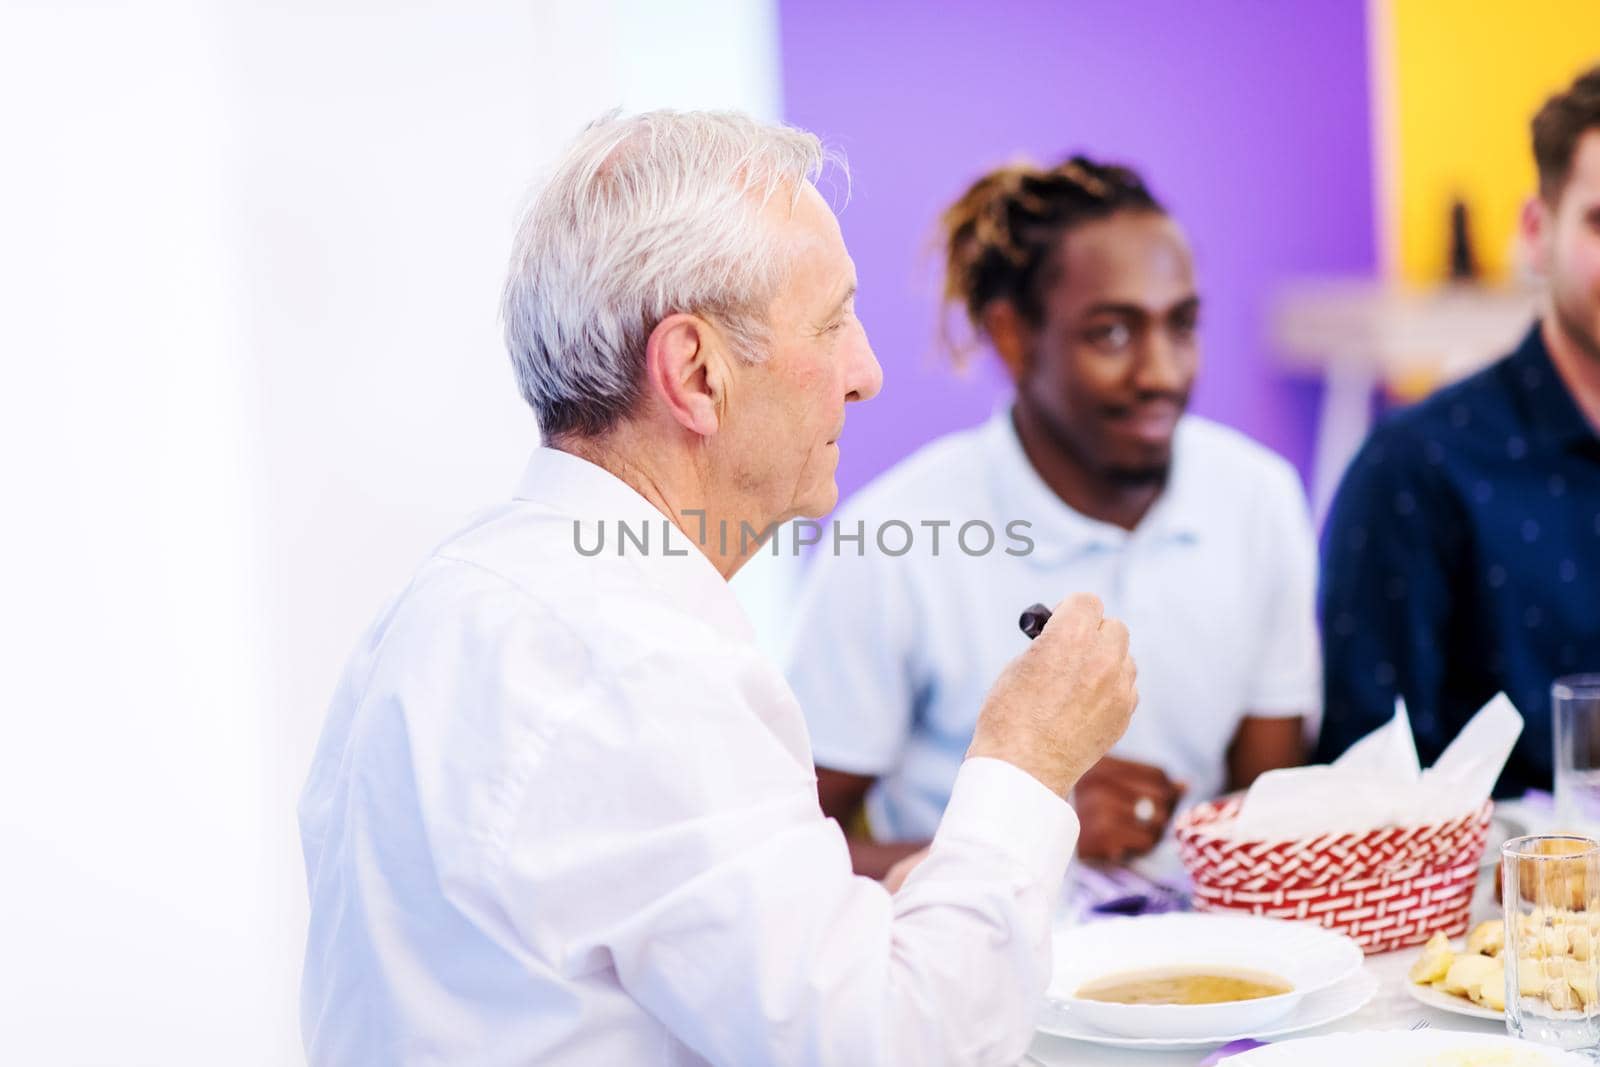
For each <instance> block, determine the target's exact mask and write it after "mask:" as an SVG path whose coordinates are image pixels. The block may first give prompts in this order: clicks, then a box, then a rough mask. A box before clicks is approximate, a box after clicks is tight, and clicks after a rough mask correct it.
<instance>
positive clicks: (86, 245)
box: [0, 0, 786, 1065]
mask: <svg viewBox="0 0 1600 1067" xmlns="http://www.w3.org/2000/svg"><path fill="white" fill-rule="evenodd" d="M775 17H776V16H775V13H774V11H773V6H772V0H762V2H755V3H740V2H736V0H723V2H716V3H710V2H708V3H704V4H700V5H691V4H684V3H676V4H670V5H666V4H652V3H646V2H644V0H611V2H609V3H592V4H571V3H564V2H551V3H548V4H534V5H528V4H511V3H504V2H497V3H477V4H470V5H469V4H449V3H435V4H418V3H409V4H408V3H381V4H380V3H370V4H352V3H343V4H327V3H299V4H293V3H288V4H286V3H276V4H271V5H268V4H265V3H261V4H232V5H218V4H212V5H200V4H147V5H143V6H141V7H139V8H137V9H131V8H128V7H125V6H120V5H112V4H90V3H68V4H61V3H56V4H45V3H37V4H24V5H16V4H13V5H11V6H7V7H5V8H3V9H0V100H3V101H4V103H0V109H3V110H0V144H3V145H4V146H5V147H4V152H5V158H6V163H5V164H4V166H3V167H0V301H3V304H4V310H3V311H0V354H3V357H4V360H3V364H0V366H3V367H4V370H5V376H4V379H3V381H4V387H3V388H0V455H3V456H4V459H3V460H0V462H3V464H4V467H3V469H4V481H3V484H0V489H3V491H4V497H5V499H6V501H7V502H8V503H9V505H10V506H9V507H8V508H7V515H8V519H7V522H6V523H5V524H3V525H0V530H3V532H0V559H3V561H4V562H3V564H0V566H3V567H4V593H3V606H0V642H3V644H0V649H3V650H4V651H3V654H0V655H3V663H4V666H3V669H0V707H4V709H5V717H4V722H5V723H6V730H5V739H4V743H3V744H0V848H3V850H4V851H3V853H0V854H3V856H4V863H5V868H6V870H7V871H8V872H9V875H8V877H7V878H5V879H4V880H3V881H0V954H3V956H4V959H5V962H4V964H3V965H0V1005H4V1007H3V1008H0V1061H4V1062H17V1063H30V1064H56V1063H60V1064H68V1063H71V1064H79V1063H81V1064H90V1063H117V1064H161V1065H182V1064H202V1063H203V1064H215V1063H229V1064H280V1063H293V1062H298V1060H299V1051H298V1049H299V1043H298V1035H297V1028H296V1024H295V1020H294V999H295V987H296V984H297V981H298V972H299V962H300V952H301V945H302V940H303V936H304V922H305V903H304V895H305V894H304V876H303V871H302V867H301V863H300V857H299V851H298V841H297V839H296V836H295V830H294V821H293V817H294V801H295V796H296V793H297V792H298V789H299V785H300V782H301V779H302V778H303V775H304V773H305V769H306V766H307V764H308V762H309V759H310V754H311V751H312V748H313V746H314V744H315V741H316V736H317V731H318V729H319V727H320V723H321V715H322V709H323V707H324V704H325V702H326V700H327V698H328V696H329V694H330V693H331V691H332V687H333V684H334V680H335V678H336V676H337V673H338V670H339V667H340V664H341V662H342V660H343V657H344V655H345V653H346V651H347V650H348V649H349V648H350V647H351V645H352V644H353V642H354V641H355V639H356V637H357V636H358V634H359V633H360V631H361V629H362V628H363V626H364V625H365V623H366V621H367V620H368V618H369V617H370V616H371V615H372V614H373V613H374V612H375V611H376V609H377V608H378V607H379V605H380V604H381V602H382V601H383V600H384V599H385V598H386V597H387V596H388V595H389V594H390V593H391V592H392V591H393V590H394V589H396V588H398V587H399V585H400V584H401V583H402V582H403V581H404V579H405V577H406V575H407V574H408V572H409V571H410V569H411V568H412V567H413V566H414V565H415V563H416V562H417V560H418V559H419V558H420V557H421V555H422V554H423V553H424V552H425V551H426V549H427V548H428V546H429V545H430V544H432V543H433V542H434V541H435V540H437V539H438V538H439V537H441V536H443V535H445V534H446V533H448V532H449V530H450V529H451V528H452V527H453V526H455V525H456V524H457V523H458V522H459V521H460V520H461V518H462V517H463V516H465V515H466V514H468V513H469V512H471V511H472V510H474V509H476V508H477V507H479V506H481V505H483V504H485V503H487V502H490V501H493V500H496V499H498V498H500V497H503V496H504V494H505V493H506V491H507V490H508V489H509V487H510V485H511V484H512V482H513V480H514V478H515V476H516V474H517V472H518V471H519V470H520V468H521V465H522V463H523V460H524V458H525V456H526V452H527V450H528V448H529V447H531V446H532V444H533V443H534V430H533V426H532V422H531V417H530V416H529V415H528V414H527V413H526V411H525V410H524V409H523V408H522V407H521V404H520V401H519V400H518V399H517V396H516V392H515V388H514V385H513V382H512V378H511V374H510V371H509V368H508V366H507V363H506V359H505V356H504V353H503V351H502V349H501V347H500V342H499V336H498V327H497V324H496V321H495V311H496V307H495V305H496V298H497V295H498V289H499V284H500V278H501V271H502V268H503V265H504V262H505V259H506V254H507V251H508V249H509V244H510V238H511V233H512V229H513V226H514V223H515V220H516V215H517V209H518V207H519V205H520V203H521V201H522V198H523V196H524V193H525V190H526V188H527V186H528V184H529V181H530V179H532V178H533V177H534V175H535V174H536V172H537V171H538V170H539V168H540V167H541V166H543V165H545V164H546V163H547V162H548V161H549V160H550V159H551V158H553V156H554V154H555V153H556V151H558V149H559V147H560V145H561V143H562V142H563V141H564V140H565V139H566V138H568V137H570V136H571V135H572V134H573V133H575V132H576V130H577V129H578V128H579V127H580V126H581V125H582V123H583V122H584V121H586V120H587V119H589V118H591V117H593V116H594V115H596V114H598V113H600V112H601V111H603V110H605V109H607V108H609V107H612V106H619V105H620V106H623V107H625V108H627V109H629V110H635V109H639V108H644V107H650V106H662V105H672V106H731V107H740V108H743V109H745V110H749V111H753V112H756V113H758V114H765V115H769V116H770V115H776V114H777V112H778V99H777V85H778V80H777V72H776V61H775V52H776V43H775V42H776V27H775ZM785 580H786V576H785V575H784V574H782V573H779V574H772V575H767V576H765V577H764V576H763V575H761V574H756V575H754V576H753V580H752V581H751V582H749V583H746V584H748V585H749V586H751V589H749V590H747V593H750V594H751V595H752V597H753V603H754V606H755V607H756V609H757V610H758V611H760V610H765V608H766V606H767V604H768V603H770V597H771V596H772V595H773V593H774V591H775V590H781V588H782V586H783V582H784V581H785ZM764 596H765V597H766V598H768V599H766V600H764V599H763V597H764Z"/></svg>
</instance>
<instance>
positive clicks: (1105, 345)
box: [1017, 211, 1200, 484]
mask: <svg viewBox="0 0 1600 1067" xmlns="http://www.w3.org/2000/svg"><path fill="white" fill-rule="evenodd" d="M1044 281H1045V291H1044V293H1043V322H1042V323H1040V324H1039V325H1037V326H1034V327H1030V328H1026V329H1025V330H1024V342H1023V343H1024V358H1023V365H1022V366H1021V367H1020V368H1018V369H1017V371H1018V391H1019V393H1020V394H1021V397H1022V399H1023V402H1025V403H1027V404H1028V405H1029V406H1030V407H1032V408H1033V409H1034V411H1035V412H1036V413H1037V415H1038V416H1039V417H1040V422H1041V423H1042V425H1043V426H1044V428H1045V429H1046V431H1047V432H1048V433H1049V434H1050V436H1051V438H1052V439H1053V440H1054V441H1055V443H1056V444H1057V445H1058V446H1059V447H1061V448H1062V449H1064V450H1065V451H1067V452H1068V453H1070V454H1071V455H1072V456H1073V458H1075V459H1076V460H1077V461H1078V462H1079V463H1080V464H1082V465H1083V466H1084V467H1086V468H1088V469H1089V470H1090V471H1091V472H1093V473H1095V474H1096V475H1099V476H1101V477H1104V478H1107V479H1110V480H1113V481H1116V482H1120V483H1126V484H1141V483H1150V482H1159V481H1160V480H1162V479H1163V478H1165V477H1166V473H1167V468H1168V467H1169V466H1170V465H1171V462H1172V437H1173V432H1174V431H1175V430H1176V429H1177V424H1178V417H1179V416H1180V415H1181V414H1183V411H1184V408H1185V407H1186V406H1187V404H1188V402H1189V391H1190V388H1191V387H1192V386H1193V384H1194V377H1195V372H1196V370H1197V368H1198V366H1199V350H1198V346H1197V345H1196V342H1195V327H1196V324H1197V322H1198V319H1199V313H1200V298H1199V296H1198V295H1197V294H1196V293H1195V286H1194V266H1193V261H1192V258H1191V256H1190V253H1189V245H1188V242H1187V241H1186V240H1185V239H1184V236H1183V233H1182V231H1181V230H1180V229H1179V228H1178V226H1177V224H1176V223H1174V222H1173V221H1172V220H1171V219H1169V218H1168V217H1166V216H1165V215H1161V214H1158V213H1155V212H1132V211H1127V212H1120V213H1118V214H1116V215H1112V216H1111V217H1110V218H1106V219H1101V220H1097V221H1094V222H1089V223H1085V224H1083V225H1080V226H1076V227H1074V228H1073V229H1072V230H1070V231H1068V233H1067V234H1066V235H1065V236H1064V237H1063V238H1062V243H1061V245H1060V247H1059V248H1058V250H1057V255H1056V259H1055V262H1054V263H1052V264H1051V265H1050V267H1049V268H1047V272H1046V274H1045V278H1044Z"/></svg>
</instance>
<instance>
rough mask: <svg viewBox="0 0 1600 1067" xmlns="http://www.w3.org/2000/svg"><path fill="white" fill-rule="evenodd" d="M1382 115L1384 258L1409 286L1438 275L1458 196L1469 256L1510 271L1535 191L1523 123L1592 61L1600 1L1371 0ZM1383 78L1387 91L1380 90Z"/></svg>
mask: <svg viewBox="0 0 1600 1067" xmlns="http://www.w3.org/2000/svg"><path fill="white" fill-rule="evenodd" d="M1373 16H1374V19H1375V20H1378V19H1381V20H1383V23H1384V24H1382V25H1374V26H1373V31H1374V34H1375V40H1376V41H1377V42H1379V51H1380V53H1382V52H1387V53H1388V55H1387V56H1384V55H1382V54H1380V55H1377V56H1375V57H1374V58H1375V59H1376V60H1377V61H1378V62H1382V63H1385V64H1386V66H1387V70H1385V71H1380V72H1379V84H1380V86H1384V88H1385V89H1386V92H1385V95H1386V97H1387V99H1386V100H1384V101H1383V102H1382V103H1381V104H1380V105H1379V106H1381V107H1384V108H1386V109H1387V114H1384V115H1381V116H1379V118H1380V121H1381V122H1382V124H1383V126H1384V127H1385V128H1386V130H1387V131H1388V134H1389V136H1390V137H1391V138H1392V142H1391V143H1390V144H1389V145H1387V146H1385V147H1384V148H1383V149H1381V150H1380V156H1386V157H1387V160H1388V163H1387V169H1388V170H1389V173H1388V174H1387V175H1385V176H1384V177H1383V179H1381V180H1387V181H1388V182H1390V183H1391V184H1390V186H1389V188H1388V189H1387V190H1385V194H1386V195H1385V196H1384V197H1382V198H1380V202H1383V201H1387V206H1386V211H1387V213H1388V214H1389V215H1390V218H1389V220H1388V221H1387V229H1388V234H1386V236H1385V240H1386V242H1387V243H1389V249H1388V251H1389V262H1390V263H1392V264H1393V265H1394V267H1395V269H1396V271H1397V273H1398V276H1399V277H1400V278H1402V279H1404V280H1406V281H1410V282H1418V283H1424V284H1425V283H1430V282H1435V281H1439V280H1441V279H1442V278H1444V276H1445V274H1446V271H1447V266H1448V249H1449V205H1450V201H1451V199H1452V197H1454V196H1457V195H1459V196H1461V197H1462V198H1463V199H1465V200H1466V202H1467V206H1468V209H1469V211H1470V216H1471V227H1472V239H1473V250H1474V252H1475V253H1476V255H1477V260H1478V266H1479V268H1480V270H1481V271H1482V272H1483V274H1484V276H1485V277H1486V278H1487V279H1489V280H1497V279H1500V278H1503V277H1505V276H1506V273H1507V271H1508V269H1509V267H1510V266H1511V264H1510V262H1509V260H1510V252H1511V245H1512V241H1513V240H1514V237H1515V234H1516V227H1517V217H1518V213H1519V212H1520V210H1521V205H1522V202H1523V200H1524V199H1525V198H1526V197H1527V196H1528V195H1529V194H1530V193H1531V192H1532V191H1533V189H1534V186H1535V177H1534V166H1533V152H1532V147H1531V143H1530V140H1529V133H1528V122H1529V120H1531V119H1532V117H1533V114H1534V112H1535V111H1537V110H1538V109H1539V106H1540V105H1541V104H1542V103H1543V102H1544V101H1545V99H1546V98H1547V97H1548V96H1549V95H1550V94H1551V93H1552V92H1555V91H1556V90H1559V89H1561V88H1563V87H1565V86H1566V85H1567V84H1569V83H1570V82H1571V81H1572V78H1573V76H1574V75H1575V74H1577V73H1578V71H1580V70H1582V69H1584V68H1586V67H1588V66H1590V65H1592V64H1594V63H1596V62H1600V0H1378V3H1377V6H1376V7H1375V8H1374V9H1373ZM1385 82H1386V83H1387V84H1386V86H1385V85H1384V83H1385Z"/></svg>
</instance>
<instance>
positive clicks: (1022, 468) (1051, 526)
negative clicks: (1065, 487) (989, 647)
mask: <svg viewBox="0 0 1600 1067" xmlns="http://www.w3.org/2000/svg"><path fill="white" fill-rule="evenodd" d="M1012 406H1013V405H1012V403H1011V402H1007V403H1005V404H1003V405H1002V406H1001V407H1000V408H999V409H998V410H997V411H996V412H995V413H994V415H993V416H991V417H990V419H989V421H988V423H986V424H985V425H984V427H983V431H982V435H981V438H980V440H981V442H982V448H983V450H984V453H985V458H986V460H987V462H986V464H985V466H986V467H987V469H988V470H989V471H991V472H992V475H993V476H992V478H991V480H990V487H991V491H992V493H993V496H994V501H995V504H996V505H997V508H998V513H999V514H1000V516H1001V517H1002V519H1003V521H1005V522H1011V521H1012V520H1015V519H1024V520H1026V521H1028V522H1029V523H1031V524H1032V525H1031V528H1030V529H1029V530H1028V531H1027V533H1028V536H1029V537H1031V538H1032V539H1033V542H1034V548H1033V551H1032V552H1031V553H1029V554H1028V556H1027V557H1026V558H1027V559H1029V560H1030V561H1032V562H1033V563H1034V564H1035V565H1036V566H1041V567H1048V566H1055V565H1059V564H1061V563H1063V562H1066V561H1068V560H1071V559H1075V558H1077V557H1080V556H1085V555H1088V554H1090V553H1094V552H1115V551H1120V550H1121V549H1123V548H1125V547H1127V546H1128V545H1129V544H1130V543H1131V542H1134V541H1137V542H1139V543H1159V542H1165V541H1193V540H1196V539H1198V538H1199V536H1200V532H1201V527H1202V522H1201V516H1202V507H1203V503H1204V500H1203V496H1202V495H1201V491H1202V490H1203V486H1200V485H1197V484H1196V481H1195V477H1196V476H1195V474H1194V472H1192V471H1190V470H1189V468H1188V466H1187V464H1185V463H1184V462H1183V461H1182V458H1183V456H1184V454H1185V450H1184V449H1183V448H1181V447H1180V444H1181V442H1182V440H1183V438H1184V437H1185V436H1186V434H1185V432H1184V421H1186V420H1180V422H1179V424H1178V431H1177V436H1176V438H1175V439H1174V442H1173V465H1172V470H1171V472H1170V473H1169V475H1168V479H1167V485H1166V488H1164V489H1163V490H1162V492H1161V495H1160V497H1158V498H1157V500H1156V503H1155V505H1154V506H1152V507H1151V509H1150V511H1149V512H1148V513H1147V514H1146V515H1145V517H1144V518H1143V519H1142V520H1141V521H1140V523H1139V525H1138V526H1137V527H1135V528H1134V529H1133V530H1131V531H1129V530H1124V529H1123V528H1122V527H1120V526H1117V525H1115V524H1113V523H1109V522H1101V521H1100V520H1099V519H1093V518H1090V517H1089V516H1087V515H1084V514H1083V513H1082V512H1079V511H1077V510H1075V509H1074V508H1072V507H1071V506H1070V505H1068V504H1067V503H1066V502H1065V501H1063V500H1062V499H1061V498H1060V497H1059V496H1057V495H1056V493H1055V490H1053V489H1051V488H1050V487H1049V486H1048V485H1047V484H1045V481H1044V479H1043V478H1041V477H1040V476H1039V472H1038V471H1037V470H1035V469H1034V466H1033V464H1032V463H1031V462H1029V460H1028V456H1027V453H1026V452H1024V451H1023V448H1022V440H1021V439H1020V438H1019V437H1018V436H1017V429H1016V423H1015V422H1014V421H1013V420H1012Z"/></svg>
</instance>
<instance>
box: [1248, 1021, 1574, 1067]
mask: <svg viewBox="0 0 1600 1067" xmlns="http://www.w3.org/2000/svg"><path fill="white" fill-rule="evenodd" d="M1224 1062H1225V1063H1227V1065H1228V1067H1349V1065H1350V1064H1352V1063H1359V1064H1362V1065H1363V1067H1580V1065H1587V1067H1593V1063H1592V1061H1590V1060H1587V1059H1585V1058H1584V1057H1582V1056H1580V1055H1578V1054H1577V1053H1575V1052H1563V1051H1561V1050H1560V1049H1554V1048H1545V1047H1543V1046H1541V1045H1535V1044H1531V1043H1529V1042H1527V1041H1518V1040H1516V1039H1515V1038H1510V1037H1502V1036H1500V1035H1498V1034H1468V1033H1456V1032H1453V1031H1450V1030H1362V1031H1356V1032H1353V1033H1348V1034H1328V1035H1325V1036H1322V1037H1302V1038H1295V1039H1292V1040H1289V1041H1280V1042H1274V1043H1273V1044H1271V1045H1263V1046H1262V1047H1260V1048H1257V1049H1251V1050H1250V1051H1248V1052H1241V1053H1238V1054H1237V1055H1234V1056H1229V1057H1228V1058H1227V1060H1225V1061H1224Z"/></svg>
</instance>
